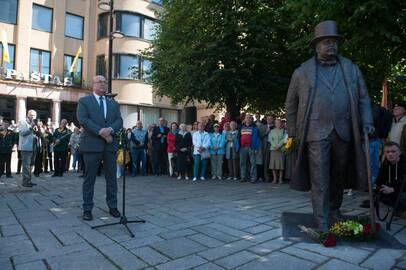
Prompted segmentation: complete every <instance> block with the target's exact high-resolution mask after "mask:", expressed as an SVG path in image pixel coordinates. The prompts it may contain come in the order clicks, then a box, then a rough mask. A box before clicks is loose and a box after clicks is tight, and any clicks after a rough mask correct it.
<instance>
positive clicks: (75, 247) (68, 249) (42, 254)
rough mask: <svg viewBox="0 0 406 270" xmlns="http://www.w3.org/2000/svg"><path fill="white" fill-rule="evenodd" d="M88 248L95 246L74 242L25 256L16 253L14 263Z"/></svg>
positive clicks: (17, 263) (77, 251)
mask: <svg viewBox="0 0 406 270" xmlns="http://www.w3.org/2000/svg"><path fill="white" fill-rule="evenodd" d="M88 249H93V248H92V247H91V246H90V245H89V244H87V243H78V244H73V245H70V246H65V247H62V248H60V249H48V250H42V251H39V252H36V251H33V252H32V253H26V254H24V255H23V256H20V255H16V256H13V261H14V264H16V265H19V264H24V263H28V262H33V261H37V260H41V259H47V258H51V257H58V256H63V255H67V254H71V253H79V252H83V251H86V250H88ZM0 269H1V268H0Z"/></svg>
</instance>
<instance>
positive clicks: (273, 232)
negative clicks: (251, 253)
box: [249, 229, 282, 243]
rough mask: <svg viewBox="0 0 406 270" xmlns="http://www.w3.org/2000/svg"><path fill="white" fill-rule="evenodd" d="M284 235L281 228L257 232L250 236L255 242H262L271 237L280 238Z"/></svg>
mask: <svg viewBox="0 0 406 270" xmlns="http://www.w3.org/2000/svg"><path fill="white" fill-rule="evenodd" d="M281 236H282V230H281V229H273V230H269V231H266V232H263V233H259V234H255V235H253V236H252V237H250V238H249V240H250V241H253V242H255V243H262V242H265V241H268V240H271V239H275V238H279V237H281Z"/></svg>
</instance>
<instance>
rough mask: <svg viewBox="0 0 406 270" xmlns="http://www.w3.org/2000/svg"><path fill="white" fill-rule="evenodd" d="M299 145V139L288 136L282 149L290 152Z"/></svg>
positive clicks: (287, 152)
mask: <svg viewBox="0 0 406 270" xmlns="http://www.w3.org/2000/svg"><path fill="white" fill-rule="evenodd" d="M298 146H299V140H298V139H293V138H288V139H287V141H286V143H285V144H284V145H283V146H282V151H283V152H285V153H286V154H289V153H292V152H293V151H295V150H296V149H297V147H298Z"/></svg>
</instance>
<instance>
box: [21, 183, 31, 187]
mask: <svg viewBox="0 0 406 270" xmlns="http://www.w3.org/2000/svg"><path fill="white" fill-rule="evenodd" d="M22 186H23V187H33V184H31V183H27V184H22Z"/></svg>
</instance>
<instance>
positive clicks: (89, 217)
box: [82, 211, 93, 221]
mask: <svg viewBox="0 0 406 270" xmlns="http://www.w3.org/2000/svg"><path fill="white" fill-rule="evenodd" d="M82 218H83V220H87V221H90V220H93V215H92V212H90V211H84V212H83V217H82Z"/></svg>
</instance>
